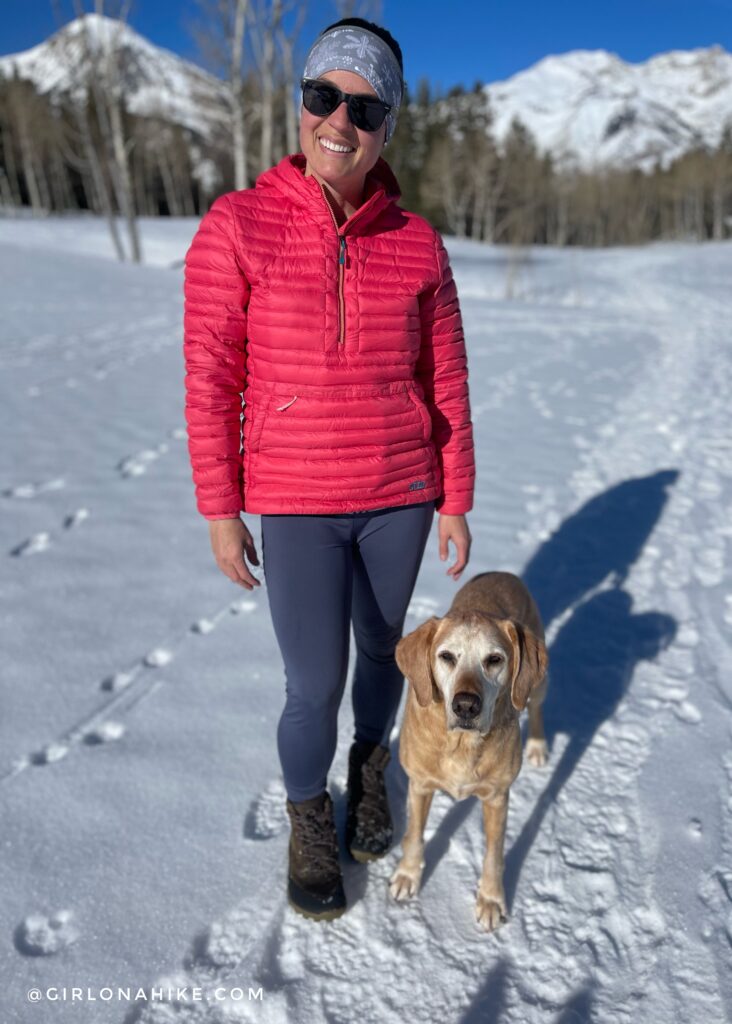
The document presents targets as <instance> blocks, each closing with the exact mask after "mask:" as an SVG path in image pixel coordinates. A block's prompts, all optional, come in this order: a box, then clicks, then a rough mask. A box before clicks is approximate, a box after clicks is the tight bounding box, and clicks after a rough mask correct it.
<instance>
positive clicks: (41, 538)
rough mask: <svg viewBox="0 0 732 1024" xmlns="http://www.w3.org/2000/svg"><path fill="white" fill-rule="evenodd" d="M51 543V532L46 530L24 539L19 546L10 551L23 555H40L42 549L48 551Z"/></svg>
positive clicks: (13, 553) (12, 553)
mask: <svg viewBox="0 0 732 1024" xmlns="http://www.w3.org/2000/svg"><path fill="white" fill-rule="evenodd" d="M50 543H51V534H50V533H48V532H47V531H46V530H43V531H41V533H34V534H33V535H32V536H31V537H28V539H27V540H24V541H23V542H22V543H21V544H18V545H17V547H14V548H13V549H12V551H11V552H10V554H11V555H16V556H23V557H25V556H26V555H38V554H40V553H41V552H42V551H47V550H48V548H49V546H50Z"/></svg>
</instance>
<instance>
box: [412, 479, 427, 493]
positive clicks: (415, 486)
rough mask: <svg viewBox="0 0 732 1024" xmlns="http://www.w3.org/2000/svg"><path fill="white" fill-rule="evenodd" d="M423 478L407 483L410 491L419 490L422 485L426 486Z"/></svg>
mask: <svg viewBox="0 0 732 1024" xmlns="http://www.w3.org/2000/svg"><path fill="white" fill-rule="evenodd" d="M426 486H427V485H426V484H425V482H424V480H415V481H414V482H413V483H411V484H410V485H409V490H410V491H421V490H422V488H423V487H426Z"/></svg>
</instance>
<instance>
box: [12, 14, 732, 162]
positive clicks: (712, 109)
mask: <svg viewBox="0 0 732 1024" xmlns="http://www.w3.org/2000/svg"><path fill="white" fill-rule="evenodd" d="M85 32H86V34H87V38H88V39H89V41H90V43H91V46H92V47H93V48H94V49H95V51H97V52H99V51H100V50H101V51H102V52H104V48H105V47H106V46H108V45H110V43H111V42H112V40H113V39H114V37H115V34H117V38H118V41H119V42H118V49H119V52H120V66H121V70H122V76H123V81H124V84H125V90H126V96H127V104H128V108H129V109H130V110H131V111H132V112H133V113H136V114H140V115H153V114H156V115H159V116H161V117H164V118H167V119H168V120H170V121H172V122H174V123H176V124H180V125H182V126H184V127H186V128H190V129H192V130H194V131H196V132H198V133H200V134H202V135H204V136H206V135H208V134H210V133H211V131H212V130H213V129H215V127H217V126H218V125H220V124H221V123H222V122H223V119H224V118H225V116H226V109H227V105H226V94H225V90H224V86H223V84H222V82H221V81H220V80H219V79H217V78H216V77H215V76H213V75H211V74H209V73H208V72H206V71H204V70H203V69H202V68H199V67H197V66H196V65H195V64H192V63H190V62H189V61H186V60H183V59H182V58H181V57H178V56H176V55H175V54H174V53H171V52H170V51H168V50H164V49H161V48H160V47H158V46H154V45H153V44H152V43H150V42H149V41H148V40H147V39H145V38H144V37H143V36H141V35H139V33H137V32H135V31H134V29H132V28H130V27H129V26H128V25H125V24H123V23H120V22H118V21H115V20H113V19H111V18H106V17H100V16H98V15H93V14H87V15H85V16H84V17H83V18H79V19H77V20H75V21H72V22H69V24H68V25H65V26H64V28H62V29H61V30H60V31H59V32H57V33H56V34H55V35H53V36H52V37H51V38H50V39H48V40H47V41H46V42H45V43H41V44H40V45H39V46H35V47H33V49H31V50H26V51H25V52H24V53H19V54H13V55H11V56H8V57H2V58H0V73H2V74H4V75H6V76H10V75H12V74H13V73H14V70H15V71H17V74H18V75H19V76H20V77H21V78H25V79H29V80H31V81H33V82H34V83H35V84H36V87H37V88H38V89H39V91H40V92H43V93H48V92H61V91H73V90H74V89H75V88H77V89H78V81H79V79H81V80H82V81H83V80H84V78H85V76H86V75H87V74H88V70H89V68H88V65H89V61H88V59H87V57H86V56H85V50H86V47H85V43H84V38H85V36H84V34H85ZM486 91H487V92H488V94H489V96H490V100H491V103H492V106H493V110H494V114H495V132H496V135H497V136H498V138H499V139H500V138H502V137H503V136H504V135H505V133H506V131H507V130H508V127H509V125H510V123H511V120H512V118H513V117H514V116H518V117H520V119H521V120H522V121H523V122H524V123H525V124H526V125H527V126H528V127H529V128H530V129H531V131H532V132H533V134H534V135H535V136H536V138H537V140H538V143H539V146H540V148H541V149H542V150H549V151H550V152H552V153H553V154H555V156H556V157H557V158H560V159H565V160H569V161H571V162H575V163H577V164H579V165H581V166H583V167H586V168H592V167H594V166H597V165H604V164H612V165H620V166H640V167H643V168H645V169H650V168H651V167H652V166H653V165H654V164H655V162H656V161H657V160H658V159H660V160H661V162H662V163H663V164H664V165H667V164H668V163H669V162H670V161H671V160H673V159H675V158H676V157H678V156H679V155H681V154H682V153H684V152H686V151H687V150H688V149H690V148H692V147H694V146H697V145H699V144H706V145H710V146H715V145H717V143H718V142H719V138H720V135H721V133H722V130H723V128H724V124H725V121H727V120H728V119H730V117H732V114H731V112H732V54H730V53H727V51H726V50H724V49H722V48H721V47H719V46H713V47H710V48H709V49H699V50H689V51H673V52H670V53H665V54H661V55H659V56H657V57H653V58H651V59H650V60H648V61H646V62H645V63H643V64H628V63H626V62H625V61H623V60H621V59H620V58H619V57H617V56H616V55H615V54H612V53H607V52H606V51H604V50H593V51H589V50H576V51H572V52H570V53H564V54H560V55H557V56H550V57H545V58H544V59H543V60H541V61H539V62H538V63H537V64H534V65H533V66H532V67H530V68H528V69H527V70H525V71H521V72H519V73H518V74H516V75H514V76H513V77H511V78H509V79H507V80H506V81H503V82H495V83H493V84H491V85H487V86H486Z"/></svg>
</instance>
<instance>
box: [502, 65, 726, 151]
mask: <svg viewBox="0 0 732 1024" xmlns="http://www.w3.org/2000/svg"><path fill="white" fill-rule="evenodd" d="M485 88H486V91H487V93H488V95H489V97H490V100H491V105H492V107H493V112H494V116H495V123H494V131H495V133H496V136H497V137H498V138H502V137H503V136H504V135H505V133H506V131H507V130H508V127H509V125H510V122H511V119H512V118H513V117H514V116H517V117H519V118H520V119H521V120H522V121H523V122H524V124H525V125H526V126H527V127H528V128H529V129H530V130H531V131H532V132H533V134H534V136H535V137H536V139H537V142H538V144H539V148H540V149H542V150H549V151H550V152H551V153H553V154H554V155H555V156H556V157H557V158H560V159H566V160H567V161H568V162H573V161H574V162H575V163H577V164H578V165H580V166H582V167H584V168H587V169H592V168H593V167H597V166H601V165H613V166H621V167H630V166H634V167H642V168H643V169H646V170H650V169H651V168H652V167H653V166H654V164H655V163H656V162H657V161H659V160H660V162H661V163H662V165H663V166H667V165H668V164H669V163H670V162H671V161H672V160H673V159H675V158H676V157H678V156H680V155H682V154H683V153H684V152H686V151H687V150H689V149H691V148H693V147H695V146H698V145H700V144H703V145H707V146H712V147H714V146H716V145H717V144H718V143H719V140H720V137H721V134H722V131H723V129H724V125H725V122H732V54H730V53H727V51H726V50H724V49H722V47H720V46H712V47H710V48H709V49H698V50H676V51H672V52H670V53H663V54H660V55H659V56H657V57H652V58H651V59H650V60H647V61H645V63H642V64H628V63H626V62H625V61H623V60H621V59H620V58H619V57H617V56H616V55H615V54H612V53H607V52H606V51H604V50H575V51H572V52H571V53H564V54H561V55H559V56H553V57H545V58H544V59H543V60H540V61H539V62H538V63H537V64H534V65H533V66H532V67H530V68H528V69H527V70H526V71H521V72H519V73H518V74H516V75H513V77H512V78H509V79H507V80H506V81H503V82H495V83H493V84H491V85H487V86H486V87H485Z"/></svg>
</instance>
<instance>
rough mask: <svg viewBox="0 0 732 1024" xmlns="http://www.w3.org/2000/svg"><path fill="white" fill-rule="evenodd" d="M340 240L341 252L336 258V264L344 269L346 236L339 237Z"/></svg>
mask: <svg viewBox="0 0 732 1024" xmlns="http://www.w3.org/2000/svg"><path fill="white" fill-rule="evenodd" d="M340 239H341V252H340V255H339V257H338V262H339V263H340V265H341V266H342V267H345V265H346V236H345V235H341V236H340Z"/></svg>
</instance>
